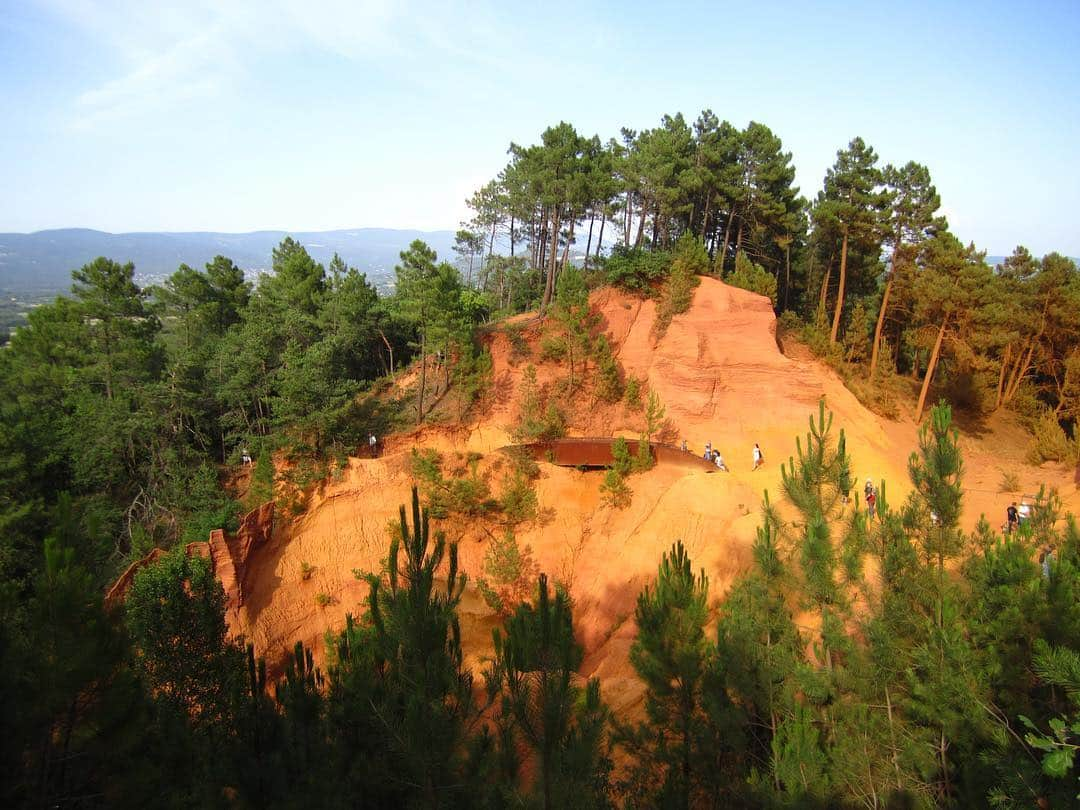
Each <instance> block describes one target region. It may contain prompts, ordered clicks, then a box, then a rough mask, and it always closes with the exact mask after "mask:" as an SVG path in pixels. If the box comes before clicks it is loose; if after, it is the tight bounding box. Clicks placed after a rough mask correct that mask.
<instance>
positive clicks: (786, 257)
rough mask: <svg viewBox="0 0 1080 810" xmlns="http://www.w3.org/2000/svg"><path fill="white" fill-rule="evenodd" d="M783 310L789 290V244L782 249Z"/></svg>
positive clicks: (786, 305)
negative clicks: (784, 267)
mask: <svg viewBox="0 0 1080 810" xmlns="http://www.w3.org/2000/svg"><path fill="white" fill-rule="evenodd" d="M784 264H785V266H786V269H785V270H784V309H787V308H788V290H790V289H791V242H790V241H788V243H787V246H786V247H785V248H784Z"/></svg>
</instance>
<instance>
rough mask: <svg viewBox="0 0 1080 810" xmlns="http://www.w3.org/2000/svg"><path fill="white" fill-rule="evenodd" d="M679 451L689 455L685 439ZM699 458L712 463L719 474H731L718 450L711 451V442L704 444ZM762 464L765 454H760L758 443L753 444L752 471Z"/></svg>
mask: <svg viewBox="0 0 1080 810" xmlns="http://www.w3.org/2000/svg"><path fill="white" fill-rule="evenodd" d="M680 449H681V450H682V451H683V452H684V453H689V452H690V448H689V447H688V446H687V444H686V439H683V440H682V445H680ZM701 457H702V458H703V459H705V460H706V461H709V462H712V463H713V464H715V465H716V469H718V470H720V471H721V472H731V470H729V469H728V468H727V465H726V464H724V457H723V456H722V455H720V451H719V450H713V446H712V442H711V441H710V442H705V452H703V453H702V454H701ZM764 463H765V454H764V453H762V452H761V447H760V446H759V445H758V443H757V442H754V469H755V470H756V469H757V468H758V467H760V466H761V465H762V464H764Z"/></svg>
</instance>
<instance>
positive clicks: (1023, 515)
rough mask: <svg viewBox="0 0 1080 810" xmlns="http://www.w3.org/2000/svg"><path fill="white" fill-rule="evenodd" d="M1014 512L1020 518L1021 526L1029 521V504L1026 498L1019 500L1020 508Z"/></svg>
mask: <svg viewBox="0 0 1080 810" xmlns="http://www.w3.org/2000/svg"><path fill="white" fill-rule="evenodd" d="M1016 512H1017V514H1018V516H1019V518H1020V525H1021V526H1023V525H1025V524H1026V523H1027V522H1028V521H1029V520H1031V504H1030V503H1028V502H1027V499H1026V498H1021V499H1020V506H1019V508H1018V509H1017V510H1016Z"/></svg>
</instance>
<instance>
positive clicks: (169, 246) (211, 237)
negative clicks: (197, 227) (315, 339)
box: [0, 228, 454, 291]
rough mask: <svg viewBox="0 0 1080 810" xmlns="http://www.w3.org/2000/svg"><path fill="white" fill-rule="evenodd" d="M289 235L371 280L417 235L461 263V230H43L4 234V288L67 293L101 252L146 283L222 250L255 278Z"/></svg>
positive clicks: (382, 275)
mask: <svg viewBox="0 0 1080 810" xmlns="http://www.w3.org/2000/svg"><path fill="white" fill-rule="evenodd" d="M286 236H291V237H292V238H293V239H296V240H297V241H298V242H300V243H301V244H303V245H304V246H305V247H306V248H307V250H308V252H309V253H310V254H311V256H312V257H313V258H314V259H315V260H316V261H318V262H322V263H323V264H326V263H327V262H329V261H330V259H331V257H333V255H334V253H337V254H339V255H340V256H341V258H342V259H344V260H345V262H346V263H348V264H349V265H350V266H352V267H356V268H357V269H359V270H360V271H362V272H364V273H367V275H368V278H369V279H370V280H371V281H373V282H375V283H377V284H379V283H385V282H386V281H387V280H388V279H389V278H390V277H391V276H392V275H393V272H394V265H395V264H396V263H397V261H398V254H399V253H400V252H401V251H402V250H404V249H405V248H407V247H408V246H409V243H410V242H412V241H413V240H414V239H423V240H424V241H425V242H427V243H428V245H430V246H431V247H432V248H434V249H435V251H436V252H437V253H438V254H439V258H440V259H446V260H448V261H453V259H454V255H453V253H452V248H453V244H454V231H420V230H408V229H400V230H399V229H393V228H349V229H345V230H336V231H253V232H251V233H215V232H209V231H191V232H169V231H157V232H155V231H149V232H137V233H107V232H105V231H96V230H90V229H87V228H62V229H58V230H48V231H36V232H35V233H0V289H3V290H10V291H27V290H35V291H62V290H66V289H67V288H68V287H69V286H70V285H71V271H72V270H76V269H78V268H80V267H82V266H83V265H84V264H86V263H87V262H89V261H92V260H93V259H95V258H97V257H98V256H107V257H109V258H110V259H115V260H116V261H119V262H129V261H130V262H133V263H134V264H135V273H136V275H137V277H138V278H139V279H140V280H142V282H143V283H150V282H154V281H159V280H161V279H164V278H165V277H166V276H168V275H170V274H171V273H172V272H174V271H175V270H176V268H177V267H179V266H180V264H188V265H190V266H192V267H199V268H201V267H202V266H203V265H204V264H206V263H207V262H208V261H210V260H211V259H213V258H214V257H215V256H217V255H222V256H228V257H229V258H230V259H232V260H233V261H234V262H236V264H237V265H239V266H240V267H242V268H243V269H244V270H246V271H248V272H249V273H251V274H252V275H255V274H257V273H258V271H260V270H267V269H269V268H270V262H271V255H272V252H273V249H274V247H276V246H277V245H278V244H279V243H280V242H281V240H282V239H284V238H285V237H286Z"/></svg>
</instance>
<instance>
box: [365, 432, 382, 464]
mask: <svg viewBox="0 0 1080 810" xmlns="http://www.w3.org/2000/svg"><path fill="white" fill-rule="evenodd" d="M367 443H368V447H369V448H370V449H371V457H372V458H375V457H377V456H378V454H379V440H378V439H376V438H375V434H374V433H372V434H371V435H370V436H368V440H367Z"/></svg>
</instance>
